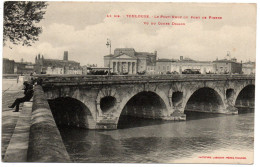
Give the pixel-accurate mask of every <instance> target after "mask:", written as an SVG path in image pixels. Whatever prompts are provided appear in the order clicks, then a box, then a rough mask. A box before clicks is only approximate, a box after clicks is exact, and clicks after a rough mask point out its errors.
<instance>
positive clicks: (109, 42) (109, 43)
mask: <svg viewBox="0 0 260 167" xmlns="http://www.w3.org/2000/svg"><path fill="white" fill-rule="evenodd" d="M106 45H107V47H108V46H109V47H110V50H109V55H111V40H110V39H108V38H107V44H106ZM110 59H111V57H109V69H108V74H109V75H110Z"/></svg>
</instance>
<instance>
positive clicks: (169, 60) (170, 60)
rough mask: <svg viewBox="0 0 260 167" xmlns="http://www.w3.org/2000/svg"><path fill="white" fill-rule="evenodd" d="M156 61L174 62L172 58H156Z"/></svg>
mask: <svg viewBox="0 0 260 167" xmlns="http://www.w3.org/2000/svg"><path fill="white" fill-rule="evenodd" d="M156 62H176V60H174V59H158V60H156Z"/></svg>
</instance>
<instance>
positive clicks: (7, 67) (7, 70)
mask: <svg viewBox="0 0 260 167" xmlns="http://www.w3.org/2000/svg"><path fill="white" fill-rule="evenodd" d="M14 64H15V62H14V60H9V59H6V58H3V74H14Z"/></svg>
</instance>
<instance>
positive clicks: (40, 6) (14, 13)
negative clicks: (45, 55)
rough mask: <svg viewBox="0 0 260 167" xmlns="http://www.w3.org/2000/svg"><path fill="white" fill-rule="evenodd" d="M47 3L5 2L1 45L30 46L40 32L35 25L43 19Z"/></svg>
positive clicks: (39, 28)
mask: <svg viewBox="0 0 260 167" xmlns="http://www.w3.org/2000/svg"><path fill="white" fill-rule="evenodd" d="M46 8H47V2H28V1H20V2H19V1H7V2H5V3H4V28H3V29H4V32H3V44H4V45H5V44H6V42H7V41H8V40H9V41H10V42H12V43H13V44H22V45H26V46H31V43H34V42H35V41H37V40H38V36H39V34H40V33H41V32H42V28H41V27H37V26H36V25H35V24H36V23H39V22H40V21H41V20H42V19H43V15H44V14H45V11H44V9H46Z"/></svg>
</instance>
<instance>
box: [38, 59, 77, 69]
mask: <svg viewBox="0 0 260 167" xmlns="http://www.w3.org/2000/svg"><path fill="white" fill-rule="evenodd" d="M79 64H80V63H78V62H76V61H70V60H69V61H68V60H57V59H43V65H47V66H56V67H63V66H70V65H72V66H79Z"/></svg>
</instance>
